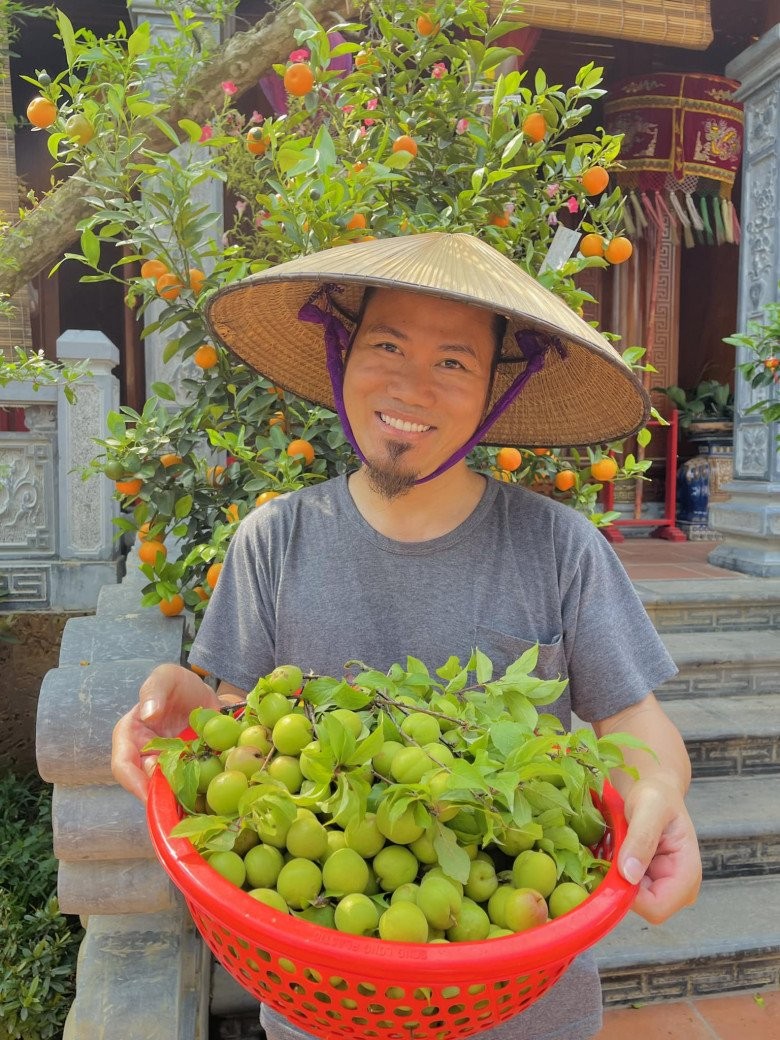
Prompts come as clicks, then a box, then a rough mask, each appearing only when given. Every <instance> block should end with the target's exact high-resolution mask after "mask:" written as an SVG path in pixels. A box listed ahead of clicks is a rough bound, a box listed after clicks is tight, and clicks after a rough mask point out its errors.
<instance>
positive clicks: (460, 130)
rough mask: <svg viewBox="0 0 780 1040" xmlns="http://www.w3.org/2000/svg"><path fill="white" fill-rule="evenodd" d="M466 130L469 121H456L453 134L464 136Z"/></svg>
mask: <svg viewBox="0 0 780 1040" xmlns="http://www.w3.org/2000/svg"><path fill="white" fill-rule="evenodd" d="M468 128H469V121H468V119H459V120H458V121H457V123H456V124H455V133H456V134H465V133H466V131H467V130H468Z"/></svg>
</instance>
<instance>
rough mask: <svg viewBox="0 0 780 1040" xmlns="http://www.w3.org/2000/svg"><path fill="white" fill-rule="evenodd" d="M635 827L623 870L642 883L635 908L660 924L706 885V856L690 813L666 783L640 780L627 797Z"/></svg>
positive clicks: (630, 833)
mask: <svg viewBox="0 0 780 1040" xmlns="http://www.w3.org/2000/svg"><path fill="white" fill-rule="evenodd" d="M629 812H630V814H631V815H630V820H629V828H628V834H627V835H626V839H625V841H624V843H623V846H622V848H621V850H620V856H619V859H618V869H619V870H620V873H621V874H622V875H623V877H625V878H626V880H627V881H630V882H631V883H632V884H637V883H639V888H638V890H637V895H636V899H635V901H634V905H633V907H632V909H633V910H634V912H635V913H637V914H639V915H640V916H641V917H644V918H645V920H647V921H650V922H651V923H652V924H660V923H661V922H662V921H665V920H666V919H667V918H668V917H671V916H672V914H674V913H676V912H677V911H678V910H680V909H681V908H682V907H684V906H690V905H691V904H692V903H694V902H695V900H696V896H697V895H698V892H699V888H700V886H701V857H700V854H699V845H698V841H697V839H696V832H695V830H694V827H693V823H692V821H691V818H690V816H689V815H688V811H687V809H686V808H685V805H684V803H683V801H682V799H681V798H680V796H679V794H675V793H674V792H673V790H672V789H671V788H669V787H667V786H665V785H663V784H655V783H653V784H648V785H646V786H645V787H644V789H642V788H641V787H640V784H637V785H636V787H635V788H634V789H633V790H632V791H631V793H630V796H629V798H628V799H627V801H626V815H627V816H628V815H629Z"/></svg>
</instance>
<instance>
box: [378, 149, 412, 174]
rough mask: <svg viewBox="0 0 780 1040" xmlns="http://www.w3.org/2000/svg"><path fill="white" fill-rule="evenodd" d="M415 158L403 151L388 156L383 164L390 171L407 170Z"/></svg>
mask: <svg viewBox="0 0 780 1040" xmlns="http://www.w3.org/2000/svg"><path fill="white" fill-rule="evenodd" d="M413 158H414V156H413V155H412V153H411V152H406V151H403V150H401V151H399V152H393V153H392V154H391V155H388V156H387V158H385V159H383V160H382V162H383V164H384V165H385V166H386V167H387V168H388V170H405V169H406V167H407V166H408V165H409V163H410V162H411V161H412V159H413Z"/></svg>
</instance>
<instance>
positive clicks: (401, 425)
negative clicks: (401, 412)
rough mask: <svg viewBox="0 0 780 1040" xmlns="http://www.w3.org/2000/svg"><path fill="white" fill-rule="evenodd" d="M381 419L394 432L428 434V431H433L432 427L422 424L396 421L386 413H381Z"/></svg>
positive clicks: (401, 420)
mask: <svg viewBox="0 0 780 1040" xmlns="http://www.w3.org/2000/svg"><path fill="white" fill-rule="evenodd" d="M378 414H379V418H380V419H381V420H382V422H383V423H384V424H385V426H389V427H390V429H392V430H399V431H400V432H401V433H427V432H428V430H432V429H433V427H432V426H425V425H423V424H422V423H413V422H406V421H405V420H404V419H395V418H393V416H392V415H387V414H386V413H385V412H379V413H378Z"/></svg>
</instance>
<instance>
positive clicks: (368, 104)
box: [366, 97, 379, 112]
mask: <svg viewBox="0 0 780 1040" xmlns="http://www.w3.org/2000/svg"><path fill="white" fill-rule="evenodd" d="M378 104H379V98H375V97H372V98H369V99H368V101H366V108H367V109H368V111H369V112H373V111H374V109H375V108H376V106H377V105H378Z"/></svg>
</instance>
